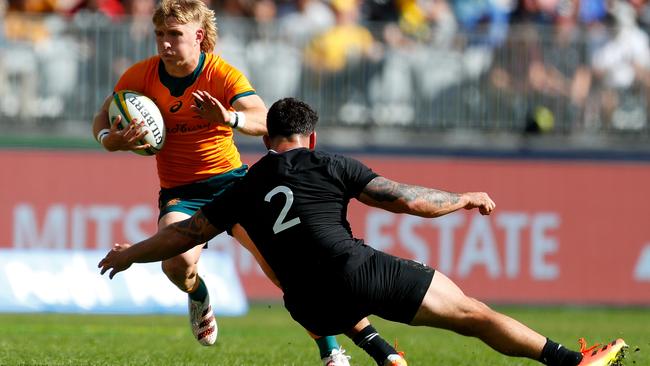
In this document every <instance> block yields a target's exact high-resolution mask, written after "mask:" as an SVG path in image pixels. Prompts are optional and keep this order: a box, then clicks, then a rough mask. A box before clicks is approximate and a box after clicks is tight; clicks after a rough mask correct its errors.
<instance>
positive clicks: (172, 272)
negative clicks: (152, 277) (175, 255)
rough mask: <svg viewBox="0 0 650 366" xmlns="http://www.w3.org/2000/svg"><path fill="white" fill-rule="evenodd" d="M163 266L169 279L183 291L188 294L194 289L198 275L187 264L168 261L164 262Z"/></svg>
mask: <svg viewBox="0 0 650 366" xmlns="http://www.w3.org/2000/svg"><path fill="white" fill-rule="evenodd" d="M161 266H162V270H163V272H164V273H165V275H166V276H167V278H169V280H170V281H172V282H173V283H174V284H175V285H176V286H177V287H178V288H180V289H181V290H182V291H185V292H187V291H189V290H191V289H192V286H193V284H194V278H195V277H196V273H195V271H194V270H193V268H192V267H191V266H188V265H187V263H186V262H184V261H177V260H168V261H163V262H162V265H161Z"/></svg>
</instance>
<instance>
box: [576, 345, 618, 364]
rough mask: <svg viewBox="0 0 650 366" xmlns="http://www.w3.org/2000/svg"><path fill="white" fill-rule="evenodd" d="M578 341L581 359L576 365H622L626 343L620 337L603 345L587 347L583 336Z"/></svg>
mask: <svg viewBox="0 0 650 366" xmlns="http://www.w3.org/2000/svg"><path fill="white" fill-rule="evenodd" d="M578 342H580V353H582V361H580V363H579V364H578V366H622V365H623V358H624V357H625V350H626V349H627V344H625V341H624V340H623V339H621V338H618V339H616V340H614V341H612V342H610V343H607V344H605V345H600V344H596V345H594V346H591V347H589V348H587V342H586V341H585V339H584V338H580V339H579V340H578Z"/></svg>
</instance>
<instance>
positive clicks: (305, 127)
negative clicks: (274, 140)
mask: <svg viewBox="0 0 650 366" xmlns="http://www.w3.org/2000/svg"><path fill="white" fill-rule="evenodd" d="M317 123H318V113H316V111H314V110H313V109H312V108H311V107H310V106H309V104H307V103H305V102H303V101H301V100H299V99H296V98H283V99H280V100H278V101H277V102H275V103H273V105H272V106H271V108H269V112H268V113H267V115H266V128H267V130H268V131H269V137H275V136H284V137H289V136H291V135H295V134H300V135H305V136H307V135H310V134H311V133H312V132H314V129H315V128H316V124H317Z"/></svg>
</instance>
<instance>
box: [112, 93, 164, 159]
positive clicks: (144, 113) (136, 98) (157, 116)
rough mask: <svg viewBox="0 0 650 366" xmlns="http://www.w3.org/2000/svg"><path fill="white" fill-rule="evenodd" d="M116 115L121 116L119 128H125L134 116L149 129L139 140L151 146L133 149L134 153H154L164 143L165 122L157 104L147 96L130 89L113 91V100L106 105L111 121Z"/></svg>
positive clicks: (142, 143)
mask: <svg viewBox="0 0 650 366" xmlns="http://www.w3.org/2000/svg"><path fill="white" fill-rule="evenodd" d="M118 115H120V116H122V120H121V121H120V124H119V126H118V127H119V128H120V129H123V128H126V127H127V126H128V125H129V123H131V121H132V120H133V119H134V118H135V119H137V120H138V121H144V126H143V128H145V129H146V130H148V131H149V133H148V134H146V135H144V137H143V138H142V140H140V144H141V145H144V144H149V145H151V147H150V148H148V149H146V150H133V152H134V153H136V154H140V155H154V154H156V153H158V151H160V150H161V149H162V148H163V146H164V145H165V122H164V121H163V118H162V114H161V113H160V110H159V109H158V106H156V103H154V102H153V100H151V99H150V98H149V97H147V96H145V95H143V94H141V93H138V92H135V91H132V90H120V91H117V92H114V93H113V100H111V104H110V105H109V107H108V117H109V120H110V121H111V123H113V120H114V119H115V117H117V116H118Z"/></svg>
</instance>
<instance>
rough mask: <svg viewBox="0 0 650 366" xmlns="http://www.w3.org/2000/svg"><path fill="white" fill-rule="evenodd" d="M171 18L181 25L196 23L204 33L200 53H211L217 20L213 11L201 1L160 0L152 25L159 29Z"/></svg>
mask: <svg viewBox="0 0 650 366" xmlns="http://www.w3.org/2000/svg"><path fill="white" fill-rule="evenodd" d="M169 17H172V18H174V19H176V20H177V21H178V22H179V23H181V24H188V23H198V24H199V25H200V27H201V28H202V29H203V30H204V31H205V37H204V38H203V41H202V42H201V51H202V52H205V53H211V52H213V51H214V47H215V46H216V44H217V20H216V18H215V16H214V11H213V10H212V9H210V8H208V7H207V6H206V5H205V3H204V2H203V1H202V0H162V1H161V2H160V4H159V5H158V7H156V11H154V13H153V18H152V21H153V24H154V25H155V26H156V27H161V26H163V25H164V24H165V19H167V18H169Z"/></svg>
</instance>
